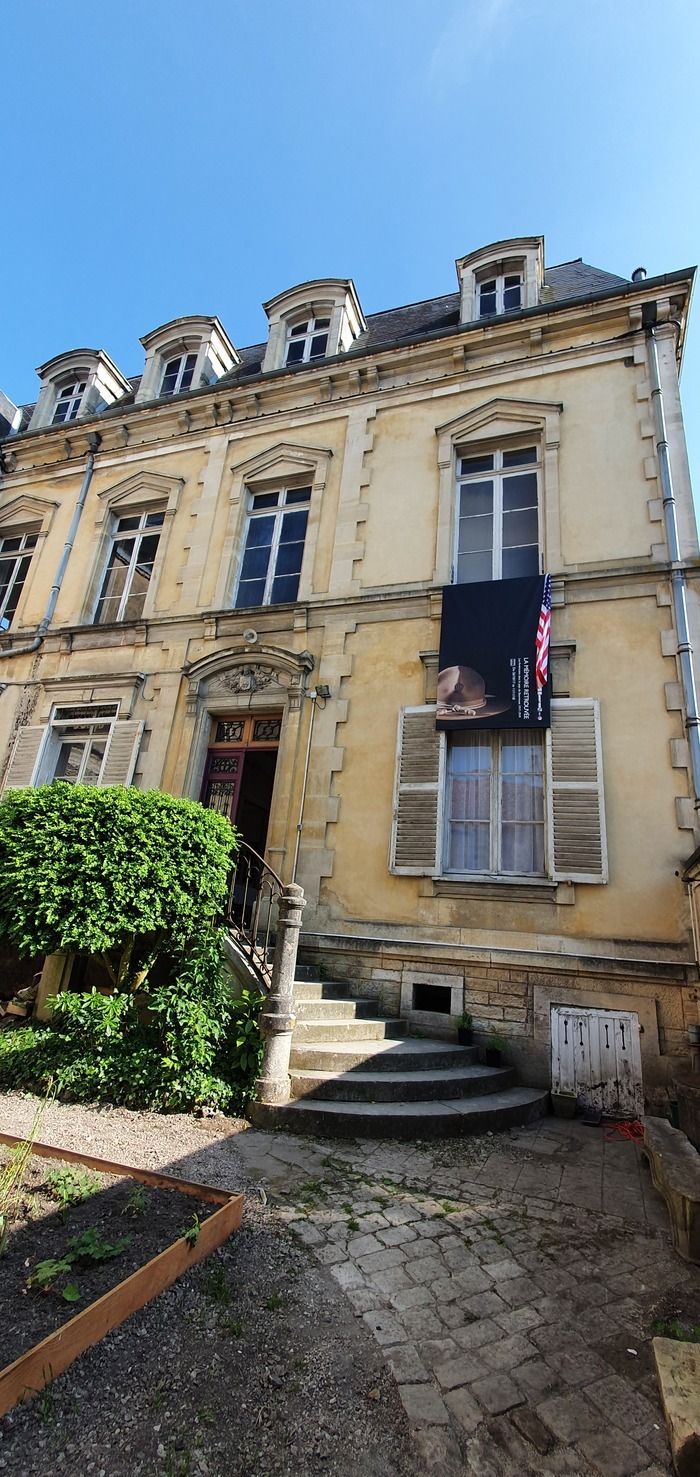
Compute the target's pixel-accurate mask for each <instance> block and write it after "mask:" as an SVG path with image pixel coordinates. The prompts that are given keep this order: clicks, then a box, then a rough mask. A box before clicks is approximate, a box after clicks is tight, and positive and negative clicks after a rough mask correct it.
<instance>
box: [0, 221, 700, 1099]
mask: <svg viewBox="0 0 700 1477" xmlns="http://www.w3.org/2000/svg"><path fill="white" fill-rule="evenodd" d="M456 267H457V290H456V291H455V292H453V293H448V294H446V295H444V296H441V297H438V298H433V299H428V300H426V301H425V302H421V303H417V304H413V305H411V306H408V307H402V308H397V309H391V310H389V311H386V312H381V313H375V314H372V315H367V316H365V314H364V313H363V310H362V306H361V303H360V300H359V297H358V294H357V291H356V289H355V286H354V284H353V283H352V282H351V281H348V280H345V279H327V280H322V281H314V282H308V283H304V284H302V285H300V286H298V287H295V288H293V289H291V290H290V291H287V292H281V293H279V294H278V295H277V296H276V297H274V298H273V299H271V300H270V301H269V302H268V303H266V304H265V305H264V306H265V311H266V314H267V319H268V327H269V331H268V334H267V337H266V340H265V342H264V343H261V344H258V345H255V346H253V347H251V348H246V349H237V348H236V347H235V346H234V344H233V342H232V341H231V339H230V338H229V336H228V334H227V332H226V330H225V329H224V327H223V325H222V324H221V323H220V322H219V320H218V319H216V318H207V317H188V318H180V319H176V320H175V321H173V322H171V323H168V324H165V325H163V326H162V327H160V328H158V329H156V330H154V331H153V332H151V333H147V334H146V335H145V336H144V338H143V340H142V344H143V347H144V351H145V362H144V366H143V371H142V374H141V376H140V377H138V378H136V379H131V380H130V379H127V378H126V377H125V376H124V375H123V374H122V373H121V371H120V370H119V369H118V368H117V367H116V365H114V364H113V363H112V361H111V359H110V358H109V357H108V355H107V354H106V353H104V352H103V351H96V350H84V349H78V350H74V351H71V352H69V353H66V354H63V355H58V356H57V357H55V358H53V359H52V360H50V361H49V362H48V363H47V364H44V365H43V366H42V367H41V368H40V369H39V371H38V374H39V381H40V389H39V394H38V397H37V401H36V404H35V405H33V406H26V407H15V406H14V405H13V404H12V402H11V401H10V400H8V398H7V396H3V397H2V398H1V399H0V413H1V414H2V417H3V420H2V426H3V427H4V429H5V434H4V440H3V441H2V443H1V453H2V462H1V467H2V473H1V476H0V685H1V686H2V689H3V690H2V695H1V696H0V765H1V768H2V775H3V783H4V785H5V786H6V787H7V786H18V785H25V784H40V783H44V782H47V781H49V780H51V779H52V778H54V777H55V776H59V777H61V776H62V777H64V778H66V779H83V780H86V781H91V782H95V783H100V784H111V783H133V784H136V785H138V786H141V787H145V788H147V787H161V788H163V789H166V790H169V791H171V792H172V793H174V794H178V795H180V794H182V795H189V796H194V797H200V796H202V797H203V798H205V800H206V801H207V803H211V804H216V805H217V806H218V807H220V808H222V809H225V810H226V811H227V813H229V814H231V815H232V817H233V818H234V819H235V820H236V821H237V822H238V824H239V825H240V826H241V828H242V830H243V833H244V835H245V836H246V837H247V839H248V840H249V842H250V844H252V845H253V846H255V848H256V849H257V850H261V849H264V851H265V855H266V857H267V859H268V861H269V863H270V865H272V866H273V867H274V868H275V870H276V871H277V872H278V873H279V874H280V875H281V876H282V877H283V878H284V879H285V880H292V878H294V879H295V880H296V881H298V882H300V883H301V884H302V886H303V887H304V889H305V892H306V896H307V899H308V903H307V908H306V911H305V916H304V932H303V936H302V949H303V951H304V954H305V956H306V957H307V958H308V959H320V960H321V962H322V963H323V965H324V967H325V968H326V969H327V970H328V972H329V974H330V975H331V976H332V977H335V978H337V977H341V976H342V977H346V978H347V979H348V980H350V981H351V983H352V986H353V988H354V989H356V991H357V992H358V993H359V992H361V993H362V994H363V995H367V994H371V995H373V996H375V997H376V998H377V1000H378V1002H379V1005H380V1007H381V1009H382V1010H383V1011H386V1012H390V1013H394V1012H400V1013H401V1014H403V1015H406V1016H408V1017H409V1018H410V1019H411V1021H412V1023H413V1026H414V1028H416V1029H418V1030H423V1031H426V1032H428V1031H429V1032H430V1033H435V1032H442V1033H443V1034H450V1032H453V1031H454V1024H455V1019H456V1017H457V1015H458V1014H459V1013H460V1012H461V1011H462V1010H463V1009H467V1010H469V1011H470V1012H471V1013H472V1014H473V1016H474V1021H475V1025H476V1027H477V1029H478V1030H480V1031H486V1030H489V1029H492V1028H496V1029H497V1030H498V1032H499V1033H500V1034H501V1035H502V1036H504V1037H505V1038H506V1039H507V1044H508V1051H509V1054H510V1056H511V1058H512V1059H513V1060H514V1061H516V1062H517V1064H518V1066H519V1068H520V1072H521V1075H522V1077H523V1078H524V1079H525V1080H526V1081H530V1082H533V1083H535V1084H539V1083H547V1082H549V1080H550V1073H551V1070H552V1067H551V1063H552V1040H553V1036H556V1035H557V1033H561V1032H564V1033H566V1032H567V1031H568V1030H569V1028H570V1026H572V1023H573V1026H572V1028H575V1029H579V1027H580V1026H581V1022H583V1021H585V1023H586V1030H588V1029H589V1027H591V1029H592V1023H593V1022H595V1023H596V1024H595V1030H596V1032H598V1033H599V1032H600V1031H602V1030H607V1028H608V1025H609V1026H610V1029H611V1030H613V1029H617V1027H615V1025H614V1022H615V1020H617V1019H618V1018H619V1020H618V1026H619V1021H622V1022H623V1029H624V1022H625V1021H627V1022H628V1029H630V1030H632V1031H633V1032H634V1033H635V1040H636V1041H637V1043H638V1047H639V1052H640V1059H641V1068H642V1071H643V1078H644V1086H645V1089H646V1092H647V1096H648V1097H651V1098H654V1097H655V1096H658V1095H660V1094H663V1092H664V1090H665V1088H666V1086H667V1084H668V1082H669V1080H670V1076H671V1073H672V1070H673V1067H674V1064H675V1063H676V1062H677V1060H678V1057H679V1056H680V1055H682V1054H683V1052H684V1050H685V1031H686V1029H687V1026H688V1024H689V1023H693V1022H696V1021H697V998H698V995H697V964H696V950H695V947H694V943H693V928H692V918H691V911H690V900H689V895H688V886H687V883H686V882H685V881H684V879H683V876H682V873H683V866H684V863H685V861H686V859H687V858H688V856H689V855H690V854H691V853H692V852H693V851H694V850H695V848H696V846H697V845H698V842H699V841H700V834H699V831H698V821H697V813H696V796H695V790H694V784H693V778H692V772H691V768H692V767H691V764H690V757H689V746H688V733H687V723H686V717H687V714H686V711H685V696H684V688H683V685H682V682H681V675H682V674H681V670H680V665H679V657H678V635H677V632H676V629H675V626H674V616H673V604H672V593H671V573H672V564H671V559H670V554H669V548H668V543H667V539H666V536H665V525H664V510H663V506H662V503H663V489H662V485H661V482H660V465H659V453H658V450H657V441H658V439H659V438H658V435H657V421H656V419H655V406H654V403H653V399H654V397H653V394H652V389H653V386H652V380H651V377H650V361H649V334H650V331H651V330H652V329H653V334H654V342H655V347H656V353H657V356H658V362H659V365H660V376H661V389H662V395H663V405H664V409H665V416H666V424H667V439H668V453H669V457H670V463H671V466H672V469H673V479H674V488H675V498H676V506H677V517H678V527H679V538H680V560H679V561H676V568H677V569H680V570H681V571H682V574H683V578H684V581H685V585H686V587H687V600H688V606H689V612H690V621H691V635H692V636H693V639H695V637H696V635H697V626H698V622H697V581H698V574H699V572H700V561H699V559H698V553H699V550H698V542H697V534H696V528H695V521H694V514H693V505H692V495H691V487H690V478H689V472H688V464H687V456H686V450H685V441H684V433H683V424H682V416H681V407H680V398H679V382H678V372H679V367H680V362H681V356H682V350H683V343H684V338H685V331H686V319H687V313H688V306H689V299H690V293H691V288H692V281H693V272H692V270H682V271H677V272H670V273H668V274H665V275H663V276H658V277H654V278H649V277H644V276H641V275H640V274H639V273H637V274H635V280H627V279H623V278H620V277H617V276H614V275H612V274H610V273H607V272H605V271H601V270H598V269H596V268H592V267H589V266H587V265H586V264H584V263H583V262H582V261H580V260H579V261H574V262H570V263H565V264H563V265H561V266H556V267H549V266H547V265H546V264H545V257H544V242H543V239H542V238H541V237H526V238H518V239H515V240H511V241H505V242H498V243H496V244H495V245H491V246H488V247H486V248H483V249H480V250H478V251H474V252H472V253H471V254H470V255H468V256H465V257H462V258H460V259H459V260H458V261H457V263H456ZM518 468H519V469H520V470H519V472H518ZM516 476H520V477H521V479H524V480H522V483H521V485H522V487H523V488H529V489H530V490H531V494H532V495H531V496H530V501H529V503H528V505H527V507H526V508H523V507H522V506H520V511H519V514H518V517H519V520H520V521H519V522H518V524H517V527H518V528H519V529H520V533H517V532H513V528H514V526H515V525H514V523H513V517H512V514H509V505H508V498H509V496H510V492H509V489H510V488H512V486H513V485H514V483H513V479H514V478H515V477H516ZM475 478H476V479H477V480H479V479H481V480H480V481H479V487H480V488H481V495H483V488H484V485H485V484H484V479H485V482H486V484H488V488H490V491H489V492H488V498H489V500H490V501H489V508H490V513H489V520H490V521H489V527H488V529H486V531H484V529H483V528H482V529H481V530H480V532H479V533H477V534H476V535H475V534H474V530H473V527H472V528H471V529H470V528H466V529H465V528H462V530H461V531H460V522H461V521H463V520H460V507H462V508H464V506H467V507H469V506H471V505H470V504H469V502H468V497H469V494H470V489H471V492H472V493H473V491H474V487H473V484H474V479H475ZM509 479H510V480H509ZM465 488H466V493H465V496H467V503H466V505H465V504H464V502H462V503H460V496H461V493H462V490H463V489H465ZM525 501H526V503H527V498H526V499H525ZM521 503H522V500H521ZM526 515H527V516H526ZM523 529H524V530H525V531H524V532H523ZM533 529H534V532H533ZM528 530H529V531H528ZM470 540H471V542H470ZM524 545H528V546H529V548H530V555H529V557H531V558H534V559H535V560H536V563H537V566H538V567H539V569H540V570H541V571H543V572H544V571H545V570H546V571H548V572H549V573H551V575H552V580H553V614H552V648H551V669H552V678H553V698H554V701H553V707H552V715H553V718H552V730H551V733H550V734H549V735H548V737H547V742H546V744H542V745H541V747H540V749H539V750H538V749H537V748H536V746H534V745H535V741H534V740H533V744H532V745H530V748H529V749H528V750H527V753H526V756H525V760H524V761H523V764H524V770H523V773H522V774H521V775H520V782H521V789H522V788H523V787H524V789H525V790H526V791H527V792H528V796H529V799H527V802H526V810H527V817H528V824H529V825H530V827H531V830H532V835H533V837H534V836H535V831H537V837H538V838H539V839H538V840H537V845H536V846H535V848H534V851H533V853H532V854H533V856H536V857H537V860H536V861H533V863H532V868H531V870H529V871H522V872H520V873H518V872H516V871H514V870H513V864H512V861H511V862H510V863H508V861H507V858H506V856H505V850H506V848H505V841H504V836H505V811H504V809H503V806H504V805H505V801H504V795H505V789H504V785H505V780H504V772H505V766H506V760H505V758H504V757H503V752H502V750H501V748H500V747H498V744H500V742H501V741H500V740H499V741H498V744H497V742H496V740H493V741H491V740H489V741H488V744H487V746H486V750H485V751H484V752H483V753H482V754H481V757H480V758H479V759H478V760H475V758H474V754H473V753H470V754H469V755H468V756H466V757H465V755H464V753H461V754H460V755H458V754H457V749H456V746H455V745H454V744H453V743H452V742H451V741H450V738H449V736H448V737H446V736H445V735H442V736H440V735H438V734H437V733H436V732H435V724H434V711H435V694H436V679H437V657H438V646H439V634H440V616H441V606H442V590H443V587H444V586H446V585H448V584H450V583H451V582H452V581H454V580H461V579H471V578H474V577H475V574H476V577H478V578H484V577H486V578H488V577H489V575H490V577H492V578H507V577H508V570H509V569H510V570H511V571H513V570H515V571H516V572H517V568H518V565H517V560H518V557H519V555H518V554H517V552H516V553H515V554H514V553H513V550H514V549H516V550H517V549H518V548H519V547H522V546H524ZM477 556H478V557H477ZM485 559H486V561H487V563H488V568H489V573H487V574H486V576H484V569H485V565H484V560H485ZM513 560H515V563H513ZM509 561H510V562H509ZM324 694H325V695H324ZM538 741H539V740H538ZM482 761H483V764H482ZM509 762H510V761H509ZM465 763H466V764H467V766H468V767H470V766H471V768H470V773H473V766H474V764H476V765H477V767H478V766H479V765H482V768H483V767H484V766H485V769H486V772H487V774H488V778H487V779H486V780H484V782H483V785H482V788H481V790H480V792H479V793H480V794H481V797H482V799H481V801H479V802H478V803H479V804H482V805H483V806H485V813H480V814H479V815H478V816H477V815H476V813H470V811H469V807H470V805H474V804H476V803H477V802H475V801H474V798H473V793H472V798H471V799H470V798H469V794H470V789H469V785H467V786H464V785H462V786H461V787H460V786H459V785H456V784H454V783H453V781H454V779H455V775H456V773H457V771H458V769H459V765H463V764H465ZM525 770H526V771H527V776H529V778H524V773H525ZM461 772H462V771H460V773H461ZM482 778H483V775H482ZM472 792H473V787H472ZM484 796H485V797H486V798H485V799H484ZM455 797H458V798H457V799H456V798H455ZM455 806H456V807H457V810H456V809H455ZM460 806H461V810H460ZM465 807H466V809H465ZM557 807H558V808H557ZM458 811H459V813H457V812H458ZM477 821H478V822H479V823H480V824H482V825H484V826H486V827H487V829H488V841H487V842H486V860H485V861H484V857H483V855H482V857H481V860H480V861H479V863H478V865H474V860H473V856H474V853H473V850H472V852H470V853H469V855H470V856H471V861H470V862H469V866H470V867H471V870H469V869H468V866H467V864H466V863H465V857H466V856H467V853H468V852H469V847H467V850H466V851H465V850H464V847H462V850H461V852H460V846H459V845H458V844H457V842H456V837H457V836H458V834H459V835H460V836H462V837H463V836H464V835H465V831H464V827H465V825H466V827H467V828H469V826H472V827H473V826H474V825H476V824H477ZM460 827H462V830H461V831H460V829H459V828H460ZM537 828H539V829H537ZM533 845H534V843H533ZM460 857H461V860H460ZM582 1039H583V1038H582ZM591 1039H592V1038H591ZM561 1040H562V1041H563V1040H564V1036H561Z"/></svg>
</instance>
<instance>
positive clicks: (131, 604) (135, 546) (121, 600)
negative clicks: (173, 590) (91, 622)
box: [95, 512, 165, 625]
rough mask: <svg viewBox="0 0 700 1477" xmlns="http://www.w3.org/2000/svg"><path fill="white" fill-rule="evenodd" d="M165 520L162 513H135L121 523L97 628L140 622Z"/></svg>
mask: <svg viewBox="0 0 700 1477" xmlns="http://www.w3.org/2000/svg"><path fill="white" fill-rule="evenodd" d="M164 518H165V514H164V513H162V512H161V513H140V514H139V513H134V514H133V515H129V516H128V517H125V518H119V519H118V521H117V526H116V529H115V531H114V534H113V537H112V545H111V550H110V555H109V561H108V564H107V573H106V574H105V577H104V581H103V584H102V589H101V591H100V598H99V600H98V602H97V610H96V612H95V622H96V624H98V625H106V624H110V623H111V622H112V621H138V620H140V619H141V616H142V615H143V607H144V602H145V599H146V595H147V593H148V586H149V583H150V580H151V575H152V574H153V565H154V562H155V557H156V554H157V552H158V542H159V539H160V530H161V528H162V526H163V520H164Z"/></svg>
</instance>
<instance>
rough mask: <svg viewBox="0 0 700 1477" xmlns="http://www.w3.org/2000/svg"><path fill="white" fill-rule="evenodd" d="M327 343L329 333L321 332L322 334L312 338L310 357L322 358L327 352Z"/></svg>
mask: <svg viewBox="0 0 700 1477" xmlns="http://www.w3.org/2000/svg"><path fill="white" fill-rule="evenodd" d="M327 343H328V334H327V333H321V334H318V335H317V336H316V337H315V338H312V340H311V352H310V355H309V358H310V359H321V358H322V357H323V355H324V354H325V352H326V344H327Z"/></svg>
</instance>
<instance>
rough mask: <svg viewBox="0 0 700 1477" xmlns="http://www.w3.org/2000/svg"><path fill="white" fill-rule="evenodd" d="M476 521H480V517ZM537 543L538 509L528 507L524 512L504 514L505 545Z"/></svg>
mask: <svg viewBox="0 0 700 1477" xmlns="http://www.w3.org/2000/svg"><path fill="white" fill-rule="evenodd" d="M475 521H477V522H478V521H479V520H478V519H477V520H475ZM536 543H537V509H536V508H527V509H526V510H525V511H524V512H522V513H504V514H503V547H504V549H512V548H514V547H515V546H516V544H536Z"/></svg>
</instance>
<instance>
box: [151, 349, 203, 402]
mask: <svg viewBox="0 0 700 1477" xmlns="http://www.w3.org/2000/svg"><path fill="white" fill-rule="evenodd" d="M196 363H197V355H196V354H180V355H178V357H177V359H169V360H168V362H167V364H166V366H165V373H164V375H163V383H162V385H161V387H160V393H161V395H179V393H180V391H181V390H189V388H190V385H191V384H192V376H193V374H194V370H195V365H196Z"/></svg>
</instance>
